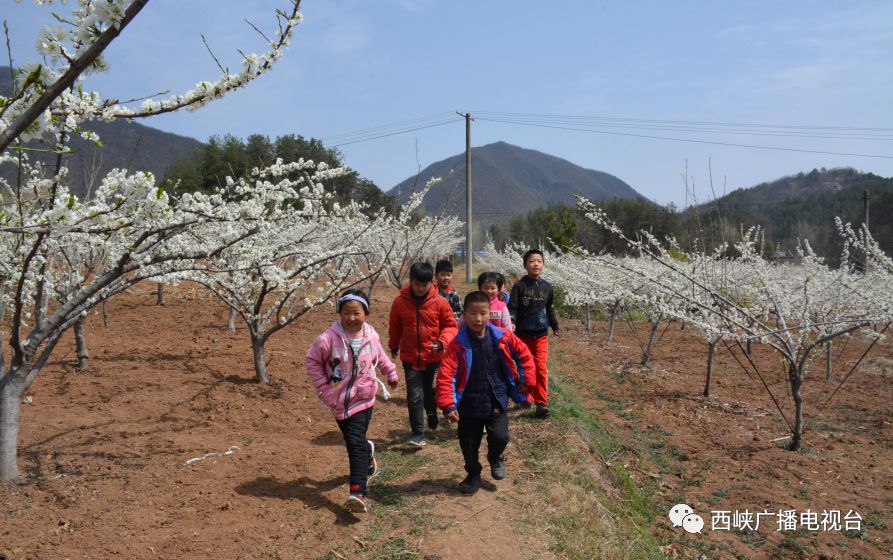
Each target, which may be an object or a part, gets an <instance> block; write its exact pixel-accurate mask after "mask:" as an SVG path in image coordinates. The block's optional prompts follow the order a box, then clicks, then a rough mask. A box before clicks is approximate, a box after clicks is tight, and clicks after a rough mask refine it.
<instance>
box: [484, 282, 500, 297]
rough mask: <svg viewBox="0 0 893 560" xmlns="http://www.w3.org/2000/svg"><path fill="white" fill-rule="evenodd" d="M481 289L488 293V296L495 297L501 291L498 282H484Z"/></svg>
mask: <svg viewBox="0 0 893 560" xmlns="http://www.w3.org/2000/svg"><path fill="white" fill-rule="evenodd" d="M481 291H482V292H484V293H485V294H487V297H488V298H490V299H493V298H495V297H496V295H497V294H498V293H499V286H497V285H496V282H484V283H483V284H481Z"/></svg>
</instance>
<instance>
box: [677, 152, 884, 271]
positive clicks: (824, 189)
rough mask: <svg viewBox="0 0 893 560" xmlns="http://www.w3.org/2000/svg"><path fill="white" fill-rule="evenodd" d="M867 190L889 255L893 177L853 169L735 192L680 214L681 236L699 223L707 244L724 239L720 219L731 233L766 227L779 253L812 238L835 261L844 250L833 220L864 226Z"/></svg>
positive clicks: (874, 229)
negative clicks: (840, 245) (835, 256)
mask: <svg viewBox="0 0 893 560" xmlns="http://www.w3.org/2000/svg"><path fill="white" fill-rule="evenodd" d="M866 189H868V191H869V207H870V209H869V214H870V217H869V225H870V229H871V233H872V235H874V236H875V238H876V239H878V241H880V242H881V244H882V246H883V247H884V248H885V249H886V250H887V251H888V252H890V251H891V249H893V178H884V177H880V176H878V175H874V174H872V173H861V172H859V171H856V170H855V169H851V168H840V169H821V170H818V169H813V170H812V171H810V172H807V173H799V174H797V175H793V176H789V177H782V178H781V179H778V180H775V181H772V182H769V183H762V184H760V185H757V186H755V187H751V188H748V189H738V190H735V191H732V192H731V193H729V194H727V195H726V196H723V197H721V198H719V199H716V200H715V201H713V202H710V203H707V204H703V205H700V206H697V207H694V208H690V209H688V210H686V211H684V212H683V213H682V214H681V215H680V229H681V230H682V231H681V232H680V234H681V236H682V237H685V236H686V235H687V234H691V232H692V230H693V228H694V224H695V223H697V222H698V221H700V226H701V228H702V229H703V230H704V234H705V236H706V237H707V238H708V240H709V239H710V238H714V239H716V238H718V237H720V235H719V229H718V224H719V223H720V220H721V221H722V223H724V224H725V227H726V228H727V230H728V229H729V228H731V229H733V230H734V231H738V230H739V229H740V228H741V227H744V228H747V227H750V226H753V225H761V226H763V227H764V228H765V230H766V238H767V239H768V240H770V241H771V242H772V243H773V244H774V245H775V249H776V250H777V251H781V250H786V251H790V250H793V249H794V247H795V245H796V242H797V240H798V239H807V240H809V243H810V244H811V245H812V247H813V249H814V250H815V251H816V252H817V253H819V254H821V255H824V256H829V257H832V258H833V256H834V255H835V254H836V252H837V250H838V248H839V244H838V239H837V232H836V230H835V227H834V218H835V216H840V218H841V219H843V220H844V221H845V222H852V223H853V224H861V223H862V216H863V196H864V192H865V190H866ZM696 218H698V219H699V220H698V219H696Z"/></svg>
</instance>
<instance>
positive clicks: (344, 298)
mask: <svg viewBox="0 0 893 560" xmlns="http://www.w3.org/2000/svg"><path fill="white" fill-rule="evenodd" d="M345 301H358V302H360V303H361V304H363V309H365V310H366V313H369V302H368V301H366V298H364V297H363V296H358V295H355V294H347V295H344V296H341V297H340V298H338V311H341V305H342V304H343V303H344V302H345Z"/></svg>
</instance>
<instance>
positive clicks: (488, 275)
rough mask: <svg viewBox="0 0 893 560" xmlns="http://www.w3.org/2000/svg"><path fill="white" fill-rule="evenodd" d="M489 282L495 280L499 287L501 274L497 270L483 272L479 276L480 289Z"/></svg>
mask: <svg viewBox="0 0 893 560" xmlns="http://www.w3.org/2000/svg"><path fill="white" fill-rule="evenodd" d="M487 282H493V283H494V284H496V288H497V289H498V288H499V276H498V275H497V274H496V273H495V272H481V274H480V275H479V276H478V290H480V289H481V288H483V287H484V284H486V283H487Z"/></svg>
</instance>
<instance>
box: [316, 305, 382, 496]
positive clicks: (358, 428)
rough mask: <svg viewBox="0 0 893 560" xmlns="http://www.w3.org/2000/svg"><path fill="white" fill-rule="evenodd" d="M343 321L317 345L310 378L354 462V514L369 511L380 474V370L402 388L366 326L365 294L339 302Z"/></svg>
mask: <svg viewBox="0 0 893 560" xmlns="http://www.w3.org/2000/svg"><path fill="white" fill-rule="evenodd" d="M337 310H338V315H339V320H337V321H335V322H334V323H332V326H331V327H329V328H328V329H326V331H325V332H323V333H322V334H321V335H319V336H318V337H317V338H316V340H315V341H314V342H313V346H311V347H310V350H309V351H308V352H307V373H308V374H309V375H310V380H311V381H313V384H314V385H315V386H316V390H317V391H318V392H319V398H320V400H321V401H322V402H323V403H324V404H325V405H326V406H328V407H329V408H331V409H332V414H334V415H335V420H336V421H337V422H338V427H339V428H340V429H341V433H342V434H343V435H344V443H345V444H346V445H347V457H348V460H349V462H350V495H349V496H348V497H347V501H346V502H345V504H344V506H345V508H347V509H348V510H349V511H353V512H365V511H366V509H367V508H366V483H367V482H368V480H369V479H370V478H372V477H373V476H375V475H376V474H378V463H377V462H376V460H375V456H374V455H375V445H374V444H373V443H372V442H371V441H370V440H368V439H366V431H367V430H368V429H369V420H370V419H371V418H372V407H373V406H374V405H375V395H376V394H377V393H378V386H379V384H381V385H382V389H383V390H384V392H385V398H387V397H388V394H387V389H384V384H383V383H382V382H381V381H379V379H378V377H376V376H375V369H376V368H378V370H379V371H381V373H382V374H384V375H387V377H388V384H389V385H390V386H391V388H392V389H393V388H395V387H397V381H398V378H397V367H396V366H395V365H394V364H393V362H391V360H390V358H388V355H387V353H386V352H385V351H384V349H383V348H382V347H381V342H380V341H379V338H378V333H376V332H375V329H373V328H372V325H369V324H368V323H366V317H367V315H368V314H369V299H368V298H367V297H366V294H365V293H363V291H362V290H347V291H346V292H344V293H343V294H341V297H339V298H338V300H337Z"/></svg>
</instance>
